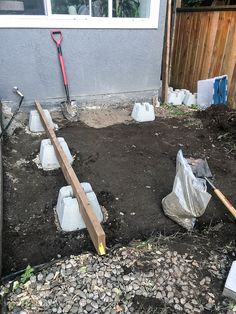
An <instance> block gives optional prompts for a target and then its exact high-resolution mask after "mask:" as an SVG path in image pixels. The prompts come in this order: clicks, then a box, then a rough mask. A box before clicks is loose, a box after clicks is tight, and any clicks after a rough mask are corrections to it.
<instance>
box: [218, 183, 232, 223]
mask: <svg viewBox="0 0 236 314" xmlns="http://www.w3.org/2000/svg"><path fill="white" fill-rule="evenodd" d="M214 192H215V194H216V195H217V196H218V198H219V199H220V200H221V202H222V203H223V204H224V205H225V207H226V208H227V209H228V210H229V211H230V213H231V214H232V215H233V216H234V218H235V219H236V209H235V208H234V206H233V205H232V204H231V203H230V201H229V200H228V199H227V198H226V197H225V196H224V194H223V193H222V192H221V191H220V190H219V189H214Z"/></svg>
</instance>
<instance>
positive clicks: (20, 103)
mask: <svg viewBox="0 0 236 314" xmlns="http://www.w3.org/2000/svg"><path fill="white" fill-rule="evenodd" d="M23 100H24V96H23V95H22V96H21V97H20V102H19V105H18V108H17V109H16V111H15V112H14V113H13V115H12V117H11V119H10V121H9V122H8V124H7V125H6V127H5V128H4V129H3V130H2V133H1V135H0V139H1V138H2V136H3V134H5V133H6V131H7V130H8V128H9V126H10V125H11V123H12V121H13V119H14V118H15V116H16V114H17V113H18V111H19V110H20V107H21V105H22V102H23Z"/></svg>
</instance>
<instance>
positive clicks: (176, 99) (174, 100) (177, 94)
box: [167, 90, 183, 106]
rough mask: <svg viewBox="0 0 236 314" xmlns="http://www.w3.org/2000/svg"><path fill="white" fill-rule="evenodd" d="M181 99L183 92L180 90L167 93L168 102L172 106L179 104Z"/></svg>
mask: <svg viewBox="0 0 236 314" xmlns="http://www.w3.org/2000/svg"><path fill="white" fill-rule="evenodd" d="M182 101H183V93H182V92H181V91H178V90H177V91H174V92H170V93H169V94H168V100H167V102H168V104H172V105H174V106H179V105H181V104H182Z"/></svg>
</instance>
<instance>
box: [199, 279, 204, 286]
mask: <svg viewBox="0 0 236 314" xmlns="http://www.w3.org/2000/svg"><path fill="white" fill-rule="evenodd" d="M204 284H205V278H203V279H202V280H201V281H200V286H204Z"/></svg>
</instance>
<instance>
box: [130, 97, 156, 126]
mask: <svg viewBox="0 0 236 314" xmlns="http://www.w3.org/2000/svg"><path fill="white" fill-rule="evenodd" d="M131 117H132V118H133V119H134V120H135V121H137V122H149V121H154V120H155V113H154V107H153V105H151V104H149V103H148V102H144V103H135V105H134V108H133V111H132V114H131Z"/></svg>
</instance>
